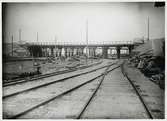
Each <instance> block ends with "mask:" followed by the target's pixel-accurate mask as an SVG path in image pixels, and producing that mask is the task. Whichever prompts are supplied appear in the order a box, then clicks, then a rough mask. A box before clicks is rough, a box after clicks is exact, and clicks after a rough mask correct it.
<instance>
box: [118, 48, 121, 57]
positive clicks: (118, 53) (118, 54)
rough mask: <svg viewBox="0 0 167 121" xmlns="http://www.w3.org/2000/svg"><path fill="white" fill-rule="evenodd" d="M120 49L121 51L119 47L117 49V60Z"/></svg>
mask: <svg viewBox="0 0 167 121" xmlns="http://www.w3.org/2000/svg"><path fill="white" fill-rule="evenodd" d="M120 49H121V47H119V46H118V47H117V58H118V59H119V58H120Z"/></svg>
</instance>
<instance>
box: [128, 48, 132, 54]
mask: <svg viewBox="0 0 167 121" xmlns="http://www.w3.org/2000/svg"><path fill="white" fill-rule="evenodd" d="M128 49H129V56H131V53H132V46H129V47H128Z"/></svg>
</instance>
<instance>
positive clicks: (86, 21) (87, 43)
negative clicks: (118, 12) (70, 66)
mask: <svg viewBox="0 0 167 121" xmlns="http://www.w3.org/2000/svg"><path fill="white" fill-rule="evenodd" d="M86 64H88V19H87V20H86Z"/></svg>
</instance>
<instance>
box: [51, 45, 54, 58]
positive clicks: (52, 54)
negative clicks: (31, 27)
mask: <svg viewBox="0 0 167 121" xmlns="http://www.w3.org/2000/svg"><path fill="white" fill-rule="evenodd" d="M50 50H51V56H52V57H53V56H54V53H53V47H51V48H50Z"/></svg>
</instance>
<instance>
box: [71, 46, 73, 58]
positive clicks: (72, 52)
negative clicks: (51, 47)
mask: <svg viewBox="0 0 167 121" xmlns="http://www.w3.org/2000/svg"><path fill="white" fill-rule="evenodd" d="M71 56H74V48H71Z"/></svg>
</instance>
